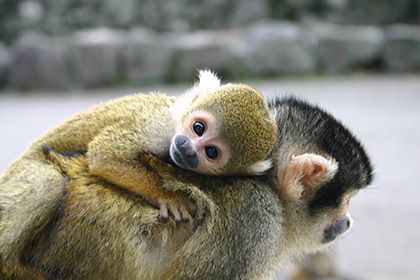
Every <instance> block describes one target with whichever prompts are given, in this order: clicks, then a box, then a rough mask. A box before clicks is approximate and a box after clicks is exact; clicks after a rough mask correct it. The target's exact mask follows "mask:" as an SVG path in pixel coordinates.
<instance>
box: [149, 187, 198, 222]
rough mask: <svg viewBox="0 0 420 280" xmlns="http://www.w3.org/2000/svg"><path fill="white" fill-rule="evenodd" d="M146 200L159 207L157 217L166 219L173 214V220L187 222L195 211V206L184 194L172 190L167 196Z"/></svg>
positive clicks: (162, 219)
mask: <svg viewBox="0 0 420 280" xmlns="http://www.w3.org/2000/svg"><path fill="white" fill-rule="evenodd" d="M147 202H148V203H149V204H151V205H152V206H154V207H156V208H158V209H159V219H160V220H161V221H166V220H168V218H169V215H171V216H173V218H174V219H175V222H177V223H179V222H181V221H183V222H187V221H189V220H190V219H191V217H192V216H193V215H194V214H195V212H196V206H195V205H194V203H193V202H192V201H191V200H190V199H189V198H188V196H187V195H186V194H183V193H181V192H172V193H171V194H170V195H169V196H168V197H165V198H162V197H160V198H157V199H147Z"/></svg>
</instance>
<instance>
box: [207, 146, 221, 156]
mask: <svg viewBox="0 0 420 280" xmlns="http://www.w3.org/2000/svg"><path fill="white" fill-rule="evenodd" d="M205 149H206V155H207V157H208V158H209V159H216V158H217V157H218V156H219V152H218V151H217V148H216V147H211V146H207V147H206V148H205Z"/></svg>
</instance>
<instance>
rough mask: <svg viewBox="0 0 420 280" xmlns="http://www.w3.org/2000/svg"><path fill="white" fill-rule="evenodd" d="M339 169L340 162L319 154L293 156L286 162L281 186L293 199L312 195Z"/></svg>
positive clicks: (287, 195) (289, 197) (283, 191)
mask: <svg viewBox="0 0 420 280" xmlns="http://www.w3.org/2000/svg"><path fill="white" fill-rule="evenodd" d="M337 169H338V163H337V162H336V161H335V160H334V159H327V158H325V157H324V156H322V155H319V154H312V153H305V154H302V155H298V156H292V159H291V160H290V161H289V162H288V163H287V164H286V167H285V169H284V172H283V176H282V182H279V183H281V184H280V186H279V187H280V188H281V191H282V193H283V194H284V195H285V196H286V197H287V198H288V199H289V200H292V201H296V200H299V199H303V198H306V197H310V196H312V195H313V194H314V193H315V192H316V191H317V190H318V189H319V187H320V186H322V185H323V184H325V183H326V182H328V181H330V180H331V179H332V178H333V177H334V175H335V173H336V172H337Z"/></svg>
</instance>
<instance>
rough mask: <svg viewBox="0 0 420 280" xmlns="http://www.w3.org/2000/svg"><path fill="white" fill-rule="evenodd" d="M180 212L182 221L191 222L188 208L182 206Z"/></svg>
mask: <svg viewBox="0 0 420 280" xmlns="http://www.w3.org/2000/svg"><path fill="white" fill-rule="evenodd" d="M179 210H180V212H181V216H182V221H183V222H188V221H189V220H190V213H189V211H188V210H187V208H186V207H185V206H184V205H181V207H179Z"/></svg>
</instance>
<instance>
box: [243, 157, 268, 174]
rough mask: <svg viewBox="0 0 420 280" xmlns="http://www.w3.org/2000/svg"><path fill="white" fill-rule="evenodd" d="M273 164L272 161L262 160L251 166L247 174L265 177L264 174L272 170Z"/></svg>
mask: <svg viewBox="0 0 420 280" xmlns="http://www.w3.org/2000/svg"><path fill="white" fill-rule="evenodd" d="M272 165H273V162H272V160H271V159H266V160H262V161H259V162H256V163H254V164H253V165H251V166H249V167H248V168H247V169H246V171H245V173H246V174H247V175H264V173H265V172H266V171H267V170H268V169H270V168H271V166H272Z"/></svg>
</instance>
